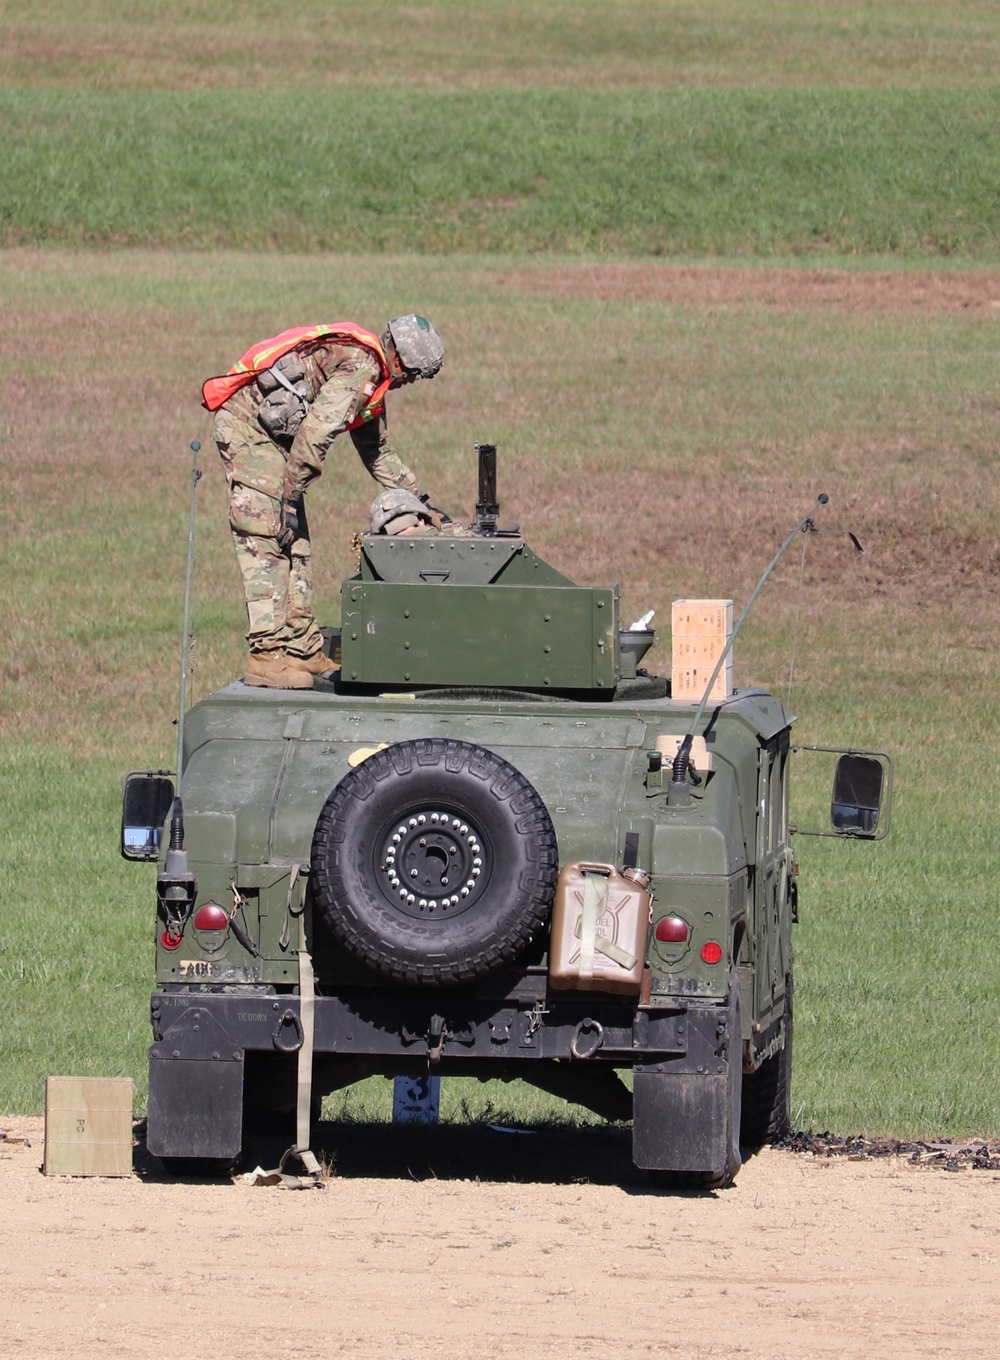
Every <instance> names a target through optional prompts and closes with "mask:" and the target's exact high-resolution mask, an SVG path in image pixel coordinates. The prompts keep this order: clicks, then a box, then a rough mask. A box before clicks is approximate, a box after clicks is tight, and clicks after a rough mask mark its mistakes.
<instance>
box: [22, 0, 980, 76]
mask: <svg viewBox="0 0 1000 1360" xmlns="http://www.w3.org/2000/svg"><path fill="white" fill-rule="evenodd" d="M0 23H2V27H0V32H2V33H3V38H4V42H3V43H0V52H2V53H3V55H2V56H0V76H2V77H3V79H4V80H5V81H6V82H8V83H9V82H11V81H17V82H31V83H35V84H46V85H58V86H61V87H64V88H72V87H77V88H78V87H85V88H98V89H140V88H144V89H149V88H153V89H201V88H211V89H225V88H232V87H237V86H239V87H243V88H251V89H255V90H260V89H281V90H317V89H320V90H322V89H332V88H344V87H349V88H353V89H355V90H357V91H359V92H360V93H362V94H363V95H368V94H369V93H370V92H371V91H372V90H385V89H398V88H400V87H401V86H406V87H412V88H425V89H433V90H447V89H454V88H456V87H465V88H470V89H477V90H478V89H485V88H497V87H499V88H518V89H524V88H529V87H532V88H533V87H544V88H550V89H552V88H573V87H577V88H601V89H604V88H619V89H620V88H635V87H637V86H641V85H646V86H653V87H657V88H665V87H666V88H676V87H679V86H693V85H699V86H705V87H726V86H732V85H744V86H749V85H757V86H773V85H839V86H848V87H857V86H862V85H867V86H875V87H884V86H900V85H909V86H919V85H923V86H954V85H965V86H968V85H974V84H983V83H987V84H993V83H995V81H996V73H997V68H998V56H1000V53H998V48H1000V34H998V29H997V24H996V15H995V12H994V10H993V8H992V6H991V5H990V4H988V3H982V0H950V3H949V4H948V5H941V4H940V3H935V0H824V3H823V4H820V5H817V4H815V3H809V0H773V3H772V2H771V0H769V2H768V3H767V4H761V3H756V4H754V3H748V4H740V5H733V3H732V0H551V3H548V4H544V5H542V4H538V3H537V0H424V2H423V3H421V4H419V5H408V4H401V3H399V0H368V3H365V4H359V3H344V2H343V0H340V2H339V3H336V4H331V3H330V2H329V0H301V3H299V4H297V5H296V6H295V7H294V9H289V10H286V11H282V15H281V23H280V26H277V27H276V25H275V20H274V13H273V11H272V10H271V9H270V8H269V7H268V6H267V5H266V4H262V3H260V0H257V2H256V3H253V0H251V3H245V2H241V3H238V4H237V3H235V2H234V0H182V2H179V3H175V4H172V5H170V6H164V5H162V4H160V3H158V2H157V0H83V2H82V3H78V4H74V5H72V6H67V5H65V4H64V3H62V2H61V0H6V3H5V5H4V8H3V16H2V20H0Z"/></svg>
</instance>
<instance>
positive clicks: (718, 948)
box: [701, 940, 722, 963]
mask: <svg viewBox="0 0 1000 1360" xmlns="http://www.w3.org/2000/svg"><path fill="white" fill-rule="evenodd" d="M701 957H702V958H703V959H704V960H705V962H706V963H718V962H719V960H720V959H721V958H722V945H721V944H719V942H718V941H717V940H709V942H708V944H703V945H702V947H701Z"/></svg>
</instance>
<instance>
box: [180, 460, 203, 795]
mask: <svg viewBox="0 0 1000 1360" xmlns="http://www.w3.org/2000/svg"><path fill="white" fill-rule="evenodd" d="M200 452H201V442H200V440H197V439H192V441H191V454H192V457H191V506H190V509H189V510H188V544H187V571H186V573H185V577H184V622H183V624H182V625H181V683H180V698H179V701H178V711H177V783H178V786H179V785H180V778H181V765H182V764H183V761H184V710H185V708H186V706H187V673H188V656H189V653H190V650H191V639H190V637H189V636H188V620H189V618H190V614H191V575H192V572H193V570H194V525H195V502H196V498H197V492H198V482H199V480H200V478H201V471H200V469H199V467H198V454H199V453H200Z"/></svg>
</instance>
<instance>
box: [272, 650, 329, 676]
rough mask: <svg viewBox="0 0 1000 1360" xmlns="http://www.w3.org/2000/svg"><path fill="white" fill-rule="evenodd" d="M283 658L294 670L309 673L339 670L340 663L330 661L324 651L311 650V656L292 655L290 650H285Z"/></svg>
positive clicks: (325, 672)
mask: <svg viewBox="0 0 1000 1360" xmlns="http://www.w3.org/2000/svg"><path fill="white" fill-rule="evenodd" d="M285 660H286V661H287V662H288V664H289V666H293V667H294V668H295V670H297V671H304V672H307V673H308V674H309V675H326V674H327V673H328V672H329V671H339V670H340V663H339V662H337V661H331V660H330V658H329V657H328V656H327V654H326V653H325V652H324V651H318V652H313V654H312V656H294V655H293V654H292V653H291V652H286V653H285Z"/></svg>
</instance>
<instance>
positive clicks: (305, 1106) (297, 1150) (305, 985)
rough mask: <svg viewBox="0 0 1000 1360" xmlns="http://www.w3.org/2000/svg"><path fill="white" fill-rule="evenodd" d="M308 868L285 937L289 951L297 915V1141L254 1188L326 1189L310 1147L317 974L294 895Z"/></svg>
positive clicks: (300, 868)
mask: <svg viewBox="0 0 1000 1360" xmlns="http://www.w3.org/2000/svg"><path fill="white" fill-rule="evenodd" d="M308 871H309V870H308V865H305V864H293V865H292V868H291V872H290V874H289V882H288V910H287V912H286V916H285V927H284V930H283V931H282V938H283V939H284V940H285V943H284V944H283V945H282V948H287V944H288V941H287V938H286V937H287V933H288V926H289V917H290V916H297V917H298V922H299V948H298V951H297V952H298V957H299V1021H300V1023H301V1026H302V1046H301V1047H300V1048H299V1053H298V1072H297V1081H296V1085H297V1098H296V1104H295V1142H294V1143H293V1144H292V1146H291V1147H290V1148H288V1149H287V1151H286V1152H285V1153H283V1155H282V1158H281V1161H280V1162H279V1163H278V1165H277V1167H276V1168H275V1170H273V1171H264V1170H263V1168H262V1167H257V1168H256V1169H255V1170H254V1171H251V1172H248V1173H247V1174H246V1175H245V1176H244V1177H243V1179H244V1180H245V1181H246V1182H247V1183H248V1184H250V1185H283V1186H285V1187H286V1189H289V1190H312V1189H316V1190H322V1189H323V1186H324V1182H323V1179H322V1176H323V1169H322V1167H321V1166H320V1164H319V1162H318V1161H317V1160H316V1156H315V1154H314V1153H313V1152H312V1151H311V1150H310V1147H309V1134H310V1128H311V1124H312V1117H311V1116H312V1065H313V1047H314V1039H315V1032H316V979H315V975H314V973H313V966H312V958H311V956H310V954H309V951H308V949H307V948H306V923H305V911H304V910H303V908H304V906H305V903H304V900H303V897H302V894H301V893H300V894H299V905H298V910H295V908H294V907H293V906H292V894H293V889H294V888H295V884H296V881H297V880H298V879H299V878H300V877H304V875H305V874H306V873H308ZM293 1158H297V1159H298V1161H299V1162H300V1164H301V1165H302V1167H303V1169H304V1170H305V1172H306V1174H305V1175H304V1176H293V1175H292V1174H290V1173H289V1172H286V1170H285V1167H286V1165H287V1164H288V1163H289V1162H290V1161H291V1160H292V1159H293Z"/></svg>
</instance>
